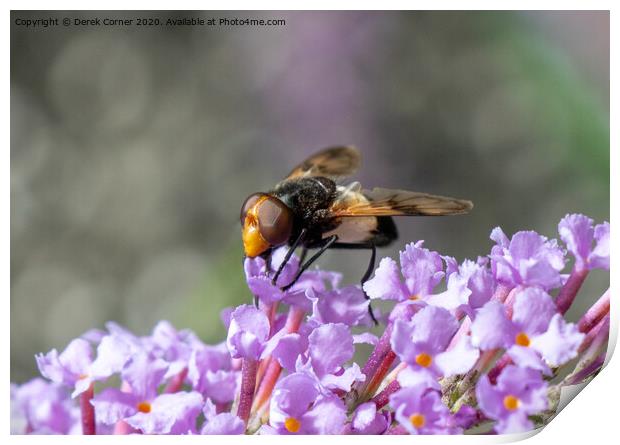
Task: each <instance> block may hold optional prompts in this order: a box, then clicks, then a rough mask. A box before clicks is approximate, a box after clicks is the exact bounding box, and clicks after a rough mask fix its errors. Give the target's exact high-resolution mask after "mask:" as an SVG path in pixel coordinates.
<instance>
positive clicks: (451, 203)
mask: <svg viewBox="0 0 620 445" xmlns="http://www.w3.org/2000/svg"><path fill="white" fill-rule="evenodd" d="M362 195H363V198H366V199H363V198H362V197H360V198H361V199H357V200H353V199H346V200H338V201H336V202H335V203H334V205H333V206H332V208H331V211H332V213H333V215H334V216H336V217H345V216H399V215H409V216H441V215H459V214H462V213H467V212H468V211H470V210H471V209H472V208H473V206H474V205H473V203H472V202H471V201H467V200H464V199H456V198H449V197H447V196H437V195H429V194H428V193H419V192H410V191H406V190H392V189H384V188H374V189H372V190H364V191H363V192H362Z"/></svg>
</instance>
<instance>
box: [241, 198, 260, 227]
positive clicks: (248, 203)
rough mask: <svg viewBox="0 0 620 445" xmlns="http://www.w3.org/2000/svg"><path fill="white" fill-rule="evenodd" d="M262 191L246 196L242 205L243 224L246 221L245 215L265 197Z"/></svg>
mask: <svg viewBox="0 0 620 445" xmlns="http://www.w3.org/2000/svg"><path fill="white" fill-rule="evenodd" d="M263 196H264V195H263V194H262V193H254V194H253V195H250V196H248V197H247V198H246V200H245V201H244V202H243V205H242V206H241V225H243V223H244V222H245V216H246V215H247V214H248V212H249V211H250V209H251V208H252V207H254V206H255V205H256V203H257V202H258V201H259V200H260V199H261V198H262V197H263Z"/></svg>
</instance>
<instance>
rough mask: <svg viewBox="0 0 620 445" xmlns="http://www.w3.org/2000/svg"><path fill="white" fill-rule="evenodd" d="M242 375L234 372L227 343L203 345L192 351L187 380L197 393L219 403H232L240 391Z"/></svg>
mask: <svg viewBox="0 0 620 445" xmlns="http://www.w3.org/2000/svg"><path fill="white" fill-rule="evenodd" d="M239 377H240V374H239V372H237V371H233V370H232V363H231V359H230V353H229V352H228V350H227V349H226V344H225V343H220V344H219V345H216V346H210V345H202V346H199V347H195V348H194V349H193V350H192V353H191V356H190V359H189V363H188V372H187V378H188V380H189V381H190V382H191V384H192V388H193V389H194V390H195V391H198V392H199V393H201V394H202V395H203V396H204V397H206V398H210V399H213V400H214V401H215V402H217V403H228V402H232V401H233V399H234V398H235V393H236V392H237V391H238V387H239Z"/></svg>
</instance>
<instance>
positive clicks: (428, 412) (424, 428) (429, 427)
mask: <svg viewBox="0 0 620 445" xmlns="http://www.w3.org/2000/svg"><path fill="white" fill-rule="evenodd" d="M390 406H391V407H392V408H393V409H394V417H395V418H396V420H397V421H398V423H400V424H401V425H402V426H403V427H404V428H405V429H406V430H407V432H408V433H409V434H457V433H459V432H461V430H460V429H459V428H456V427H454V426H453V424H454V422H453V421H452V420H451V416H450V411H449V410H448V408H447V407H446V406H445V405H444V404H443V403H442V402H441V396H440V393H439V391H435V390H434V389H429V388H427V387H425V386H424V385H417V386H414V387H409V388H402V389H400V390H398V391H397V392H395V393H394V394H392V395H391V396H390Z"/></svg>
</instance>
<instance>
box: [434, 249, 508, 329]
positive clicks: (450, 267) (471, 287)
mask: <svg viewBox="0 0 620 445" xmlns="http://www.w3.org/2000/svg"><path fill="white" fill-rule="evenodd" d="M443 258H444V260H445V261H446V276H447V277H448V290H447V291H446V292H443V293H441V294H437V295H433V296H432V297H430V298H429V300H428V302H429V303H430V304H433V305H436V306H441V307H444V308H446V309H450V310H454V309H457V308H461V309H463V310H464V311H465V312H467V313H468V315H470V317H471V316H473V311H474V310H475V309H478V308H480V307H482V306H483V305H484V304H485V303H486V302H487V301H489V300H490V299H491V297H492V296H493V294H494V293H495V288H496V287H497V283H496V282H495V278H493V274H492V273H491V271H490V270H489V269H488V267H487V265H486V263H487V262H488V259H486V258H479V259H478V262H475V261H472V260H465V261H463V263H462V264H461V265H460V266H458V264H457V262H456V260H455V259H454V258H452V257H443Z"/></svg>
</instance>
